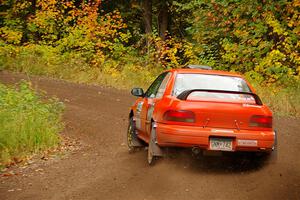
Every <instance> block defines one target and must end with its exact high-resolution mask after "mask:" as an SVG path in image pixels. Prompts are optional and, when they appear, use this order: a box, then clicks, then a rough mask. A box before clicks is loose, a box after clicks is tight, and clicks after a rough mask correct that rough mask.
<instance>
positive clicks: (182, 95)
mask: <svg viewBox="0 0 300 200" xmlns="http://www.w3.org/2000/svg"><path fill="white" fill-rule="evenodd" d="M193 92H211V93H224V94H245V95H251V96H252V97H253V98H254V99H255V103H256V104H257V105H260V106H261V105H263V103H262V101H261V99H260V98H259V96H258V95H257V94H254V93H252V92H238V91H227V90H202V89H194V90H185V91H183V92H182V93H180V94H179V95H178V96H177V98H178V99H180V100H186V99H187V98H188V96H189V95H190V94H191V93H193Z"/></svg>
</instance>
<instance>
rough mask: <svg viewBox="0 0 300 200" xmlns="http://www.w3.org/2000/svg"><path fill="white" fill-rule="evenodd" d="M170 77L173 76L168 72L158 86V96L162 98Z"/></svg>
mask: <svg viewBox="0 0 300 200" xmlns="http://www.w3.org/2000/svg"><path fill="white" fill-rule="evenodd" d="M170 77H171V72H168V73H167V75H166V76H165V78H164V80H163V81H162V83H161V84H160V86H159V88H158V91H157V94H156V98H161V97H162V96H163V95H164V93H165V91H166V88H167V84H168V82H169V79H170Z"/></svg>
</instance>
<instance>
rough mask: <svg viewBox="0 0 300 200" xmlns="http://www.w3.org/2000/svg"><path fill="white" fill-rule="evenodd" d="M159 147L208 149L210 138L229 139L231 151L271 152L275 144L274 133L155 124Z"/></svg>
mask: <svg viewBox="0 0 300 200" xmlns="http://www.w3.org/2000/svg"><path fill="white" fill-rule="evenodd" d="M156 134H157V143H158V145H160V146H176V147H200V148H202V149H206V150H211V149H210V138H212V137H214V138H231V139H232V151H271V150H272V148H273V146H274V144H275V132H274V131H252V130H233V129H222V128H203V127H196V126H181V125H168V124H161V123H157V124H156Z"/></svg>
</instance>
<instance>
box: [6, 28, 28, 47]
mask: <svg viewBox="0 0 300 200" xmlns="http://www.w3.org/2000/svg"><path fill="white" fill-rule="evenodd" d="M0 36H1V38H3V39H4V40H5V41H6V42H7V43H9V44H20V42H21V39H22V37H23V33H22V32H21V31H17V30H11V29H9V28H8V27H1V28H0Z"/></svg>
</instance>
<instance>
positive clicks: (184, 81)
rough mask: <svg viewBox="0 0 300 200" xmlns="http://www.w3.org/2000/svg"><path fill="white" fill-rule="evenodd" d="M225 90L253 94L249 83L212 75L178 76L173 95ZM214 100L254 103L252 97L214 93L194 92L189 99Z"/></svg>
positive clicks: (230, 77)
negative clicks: (191, 91) (200, 90)
mask: <svg viewBox="0 0 300 200" xmlns="http://www.w3.org/2000/svg"><path fill="white" fill-rule="evenodd" d="M193 89H204V90H225V91H236V92H251V90H250V88H249V87H248V85H247V83H246V82H245V80H244V79H242V78H240V77H233V76H220V75H210V74H178V75H177V77H176V80H175V85H174V89H173V95H174V96H178V95H179V94H180V93H182V92H183V91H185V90H193ZM199 98H200V99H203V98H206V99H212V100H216V99H217V100H222V101H227V100H229V101H232V100H236V101H240V100H241V101H245V100H246V101H251V102H253V101H254V98H253V97H252V96H251V95H244V94H224V93H215V92H214V93H212V92H193V93H192V94H191V95H190V96H189V98H188V99H199Z"/></svg>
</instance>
